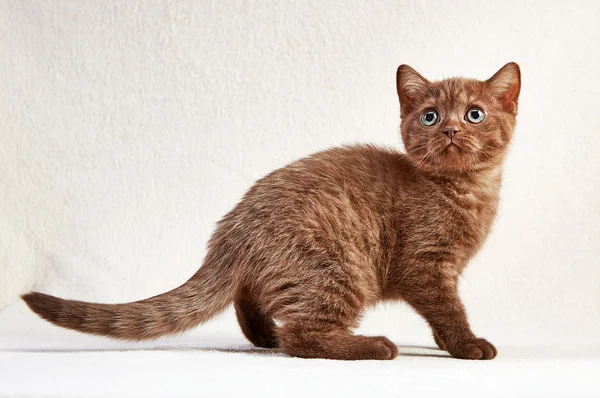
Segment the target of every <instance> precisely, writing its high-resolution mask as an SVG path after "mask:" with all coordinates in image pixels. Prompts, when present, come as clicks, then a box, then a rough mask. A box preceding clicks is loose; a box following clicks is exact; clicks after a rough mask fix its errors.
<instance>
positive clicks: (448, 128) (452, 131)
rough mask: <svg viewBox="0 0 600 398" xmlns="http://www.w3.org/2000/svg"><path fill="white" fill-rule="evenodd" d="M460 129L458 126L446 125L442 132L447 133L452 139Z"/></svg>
mask: <svg viewBox="0 0 600 398" xmlns="http://www.w3.org/2000/svg"><path fill="white" fill-rule="evenodd" d="M459 131H460V129H459V128H458V127H456V126H446V127H444V129H443V130H442V133H444V134H446V135H447V136H448V138H450V139H451V140H452V139H453V138H454V136H455V135H456V133H458V132H459Z"/></svg>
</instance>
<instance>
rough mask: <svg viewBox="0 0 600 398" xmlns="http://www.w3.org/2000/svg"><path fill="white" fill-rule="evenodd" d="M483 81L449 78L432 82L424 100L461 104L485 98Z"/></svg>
mask: <svg viewBox="0 0 600 398" xmlns="http://www.w3.org/2000/svg"><path fill="white" fill-rule="evenodd" d="M485 97H486V95H485V90H484V83H483V82H481V81H479V80H473V79H464V78H457V77H455V78H450V79H445V80H440V81H437V82H433V83H431V84H430V85H429V87H428V89H427V93H426V95H425V98H424V100H425V102H435V103H438V104H439V103H442V104H443V103H454V104H463V103H468V102H473V101H475V100H482V99H485Z"/></svg>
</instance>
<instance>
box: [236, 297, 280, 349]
mask: <svg viewBox="0 0 600 398" xmlns="http://www.w3.org/2000/svg"><path fill="white" fill-rule="evenodd" d="M234 307H235V315H236V316H237V320H238V323H239V324H240V328H241V329H242V332H243V333H244V336H246V338H247V339H248V340H250V342H251V343H252V344H254V345H255V346H256V347H262V348H277V346H278V343H277V338H276V336H275V329H276V328H277V325H275V322H274V321H273V318H272V317H270V316H268V315H267V314H265V313H264V311H262V310H261V308H260V307H259V306H258V304H257V303H256V300H255V299H253V298H252V297H251V296H250V295H249V294H248V293H247V292H246V291H242V293H241V294H240V295H239V296H238V297H237V298H236V299H235V301H234Z"/></svg>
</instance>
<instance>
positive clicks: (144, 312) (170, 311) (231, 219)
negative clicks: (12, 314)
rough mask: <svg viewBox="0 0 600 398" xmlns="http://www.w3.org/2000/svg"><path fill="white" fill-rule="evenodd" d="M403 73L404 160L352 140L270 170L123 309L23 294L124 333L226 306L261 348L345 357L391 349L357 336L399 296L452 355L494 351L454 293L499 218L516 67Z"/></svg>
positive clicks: (56, 311) (92, 326)
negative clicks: (187, 259) (182, 263)
mask: <svg viewBox="0 0 600 398" xmlns="http://www.w3.org/2000/svg"><path fill="white" fill-rule="evenodd" d="M396 78H397V90H398V96H399V99H400V114H401V119H402V123H401V133H402V139H403V141H404V144H405V147H406V150H407V154H404V153H400V152H396V151H393V150H388V149H381V148H377V147H375V146H368V145H365V146H350V147H343V148H336V149H330V150H326V151H324V152H320V153H317V154H314V155H312V156H309V157H306V158H304V159H301V160H298V161H296V162H294V163H292V164H290V165H288V166H286V167H284V168H282V169H279V170H277V171H274V172H272V173H271V174H269V175H267V176H266V177H264V178H262V179H261V180H259V181H258V182H257V183H256V184H255V185H254V186H253V187H252V188H250V190H249V191H248V192H247V193H246V194H245V196H244V197H243V199H242V201H241V202H240V203H239V204H238V205H237V206H235V208H234V209H233V210H232V211H231V212H230V213H228V214H227V215H226V216H225V217H224V218H223V219H222V220H221V221H220V222H219V223H218V225H217V229H216V231H215V232H214V235H213V236H212V238H211V240H210V242H209V244H208V252H207V255H206V258H205V260H204V264H203V266H202V267H201V268H200V269H199V270H198V271H197V272H196V274H195V275H194V276H192V277H191V278H190V279H189V280H188V281H187V282H186V283H184V284H183V285H182V286H180V287H178V288H176V289H174V290H171V291H170V292H167V293H164V294H161V295H158V296H155V297H152V298H148V299H145V300H141V301H137V302H133V303H129V304H93V303H84V302H80V301H71V300H63V299H60V298H56V297H53V296H48V295H45V294H42V293H30V294H27V295H25V296H23V299H24V300H25V301H26V302H27V304H28V305H29V307H30V308H31V309H32V310H33V311H35V312H36V313H38V314H39V315H40V316H42V317H43V318H44V319H46V320H48V321H50V322H52V323H54V324H56V325H59V326H63V327H66V328H70V329H74V330H78V331H81V332H85V333H93V334H97V335H101V336H109V337H113V338H118V339H131V340H142V339H153V338H156V337H159V336H162V335H165V334H171V333H178V332H182V331H184V330H186V329H189V328H192V327H194V326H196V325H198V324H200V323H202V322H205V321H207V320H208V319H209V318H211V317H213V316H215V314H217V313H219V312H220V311H222V310H224V309H225V308H226V307H227V306H228V305H229V304H230V303H231V302H232V301H233V303H234V306H235V311H236V314H237V319H238V321H239V324H240V326H241V328H242V331H243V332H244V334H245V336H246V337H247V338H248V340H250V341H251V342H252V343H253V344H254V345H256V346H259V347H267V348H274V347H279V348H280V349H281V350H282V351H283V352H284V353H286V354H289V355H292V356H297V357H304V358H330V359H345V360H357V359H393V358H395V357H396V356H397V355H398V350H397V348H396V346H395V345H394V344H393V343H392V342H391V341H390V340H388V339H387V338H385V337H367V336H358V335H354V334H352V332H351V329H352V328H355V327H356V326H357V324H358V322H359V319H360V317H361V314H362V313H363V311H364V309H365V308H366V307H368V306H372V305H374V304H375V303H377V302H378V301H380V300H404V301H405V302H407V303H408V304H410V305H411V306H412V307H413V308H414V309H415V310H416V311H417V312H418V313H419V314H420V315H421V316H423V317H424V318H425V319H426V320H427V322H428V323H429V325H430V326H431V328H432V329H433V334H434V338H435V341H436V343H437V344H438V346H439V347H440V348H442V349H444V350H447V351H448V352H449V353H450V354H451V355H452V356H454V357H456V358H465V359H492V358H494V357H495V356H496V348H494V346H493V345H492V344H490V343H489V342H488V341H486V340H484V339H482V338H478V337H476V336H475V335H474V334H473V332H472V331H471V328H470V326H469V323H468V321H467V315H466V313H465V308H464V306H463V304H462V302H461V300H460V298H459V295H458V291H457V284H458V278H459V276H460V275H461V273H462V271H463V269H464V268H465V266H466V265H467V263H468V261H469V259H470V258H471V257H473V255H474V254H475V253H476V252H477V250H478V249H479V248H480V247H481V245H482V244H483V242H484V240H485V238H486V236H487V235H488V233H489V231H490V227H491V226H492V222H493V220H494V217H495V214H496V208H497V205H498V191H499V189H500V184H501V175H502V162H503V159H504V156H505V154H506V152H507V148H508V146H509V142H510V139H511V136H512V134H513V130H514V127H515V123H516V115H517V101H518V96H519V91H520V71H519V67H518V65H517V64H515V63H509V64H507V65H505V66H504V67H502V68H501V69H500V70H499V71H498V72H497V73H496V74H495V75H494V76H492V77H491V78H490V79H488V80H486V81H478V80H471V79H463V78H451V79H447V80H442V81H439V82H429V81H428V80H427V79H425V78H424V77H423V76H421V75H420V74H419V73H417V72H416V71H415V70H414V69H412V68H411V67H409V66H406V65H401V66H400V67H399V68H398V72H397V76H396ZM274 319H276V320H278V321H280V324H281V326H278V325H276V323H275V322H274Z"/></svg>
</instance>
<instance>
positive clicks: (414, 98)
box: [396, 65, 430, 116]
mask: <svg viewBox="0 0 600 398" xmlns="http://www.w3.org/2000/svg"><path fill="white" fill-rule="evenodd" d="M429 84H430V83H429V81H428V80H427V79H425V78H424V77H423V76H421V74H420V73H419V72H417V71H416V70H414V69H413V68H411V67H410V66H408V65H400V66H399V67H398V71H397V72H396V89H397V90H398V99H399V100H400V115H401V116H404V115H406V114H408V113H409V112H411V111H412V110H413V109H414V107H415V105H416V104H417V102H418V101H419V100H420V99H422V98H423V97H424V96H425V93H426V92H427V87H428V85H429Z"/></svg>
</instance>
